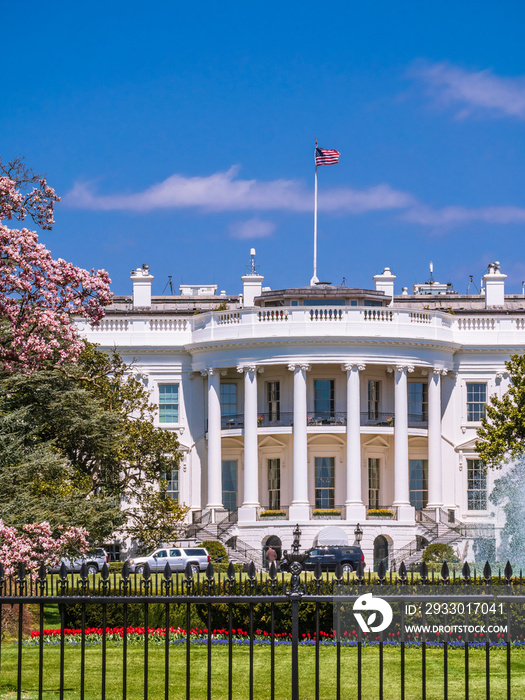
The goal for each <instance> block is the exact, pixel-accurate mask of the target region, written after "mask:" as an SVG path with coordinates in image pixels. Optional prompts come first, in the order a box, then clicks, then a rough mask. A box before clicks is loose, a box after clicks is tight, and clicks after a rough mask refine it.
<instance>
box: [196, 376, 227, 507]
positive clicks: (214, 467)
mask: <svg viewBox="0 0 525 700" xmlns="http://www.w3.org/2000/svg"><path fill="white" fill-rule="evenodd" d="M201 374H202V375H203V376H206V375H208V504H207V506H206V507H207V508H209V509H212V510H213V509H215V508H221V509H222V508H223V504H222V459H221V399H220V385H221V375H220V372H219V370H217V369H213V368H210V369H208V370H204V371H202V372H201Z"/></svg>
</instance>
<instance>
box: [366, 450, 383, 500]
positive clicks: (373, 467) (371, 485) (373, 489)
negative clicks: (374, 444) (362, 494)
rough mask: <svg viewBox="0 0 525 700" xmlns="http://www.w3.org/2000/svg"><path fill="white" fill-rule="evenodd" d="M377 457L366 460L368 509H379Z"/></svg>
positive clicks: (378, 461)
mask: <svg viewBox="0 0 525 700" xmlns="http://www.w3.org/2000/svg"><path fill="white" fill-rule="evenodd" d="M380 464H381V462H380V460H379V458H378V457H369V458H368V507H369V508H379V467H380Z"/></svg>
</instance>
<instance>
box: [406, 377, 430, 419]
mask: <svg viewBox="0 0 525 700" xmlns="http://www.w3.org/2000/svg"><path fill="white" fill-rule="evenodd" d="M408 415H409V420H413V421H418V422H419V421H421V422H423V421H427V420H428V384H427V383H426V382H409V384H408Z"/></svg>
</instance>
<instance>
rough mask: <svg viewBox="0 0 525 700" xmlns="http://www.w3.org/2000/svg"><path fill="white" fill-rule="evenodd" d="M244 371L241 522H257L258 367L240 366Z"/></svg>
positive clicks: (239, 368) (239, 369)
mask: <svg viewBox="0 0 525 700" xmlns="http://www.w3.org/2000/svg"><path fill="white" fill-rule="evenodd" d="M237 371H238V372H244V500H243V503H242V506H241V508H239V522H255V520H256V519H257V507H258V506H259V469H258V463H259V456H258V449H257V367H256V366H255V365H247V366H245V367H238V368H237Z"/></svg>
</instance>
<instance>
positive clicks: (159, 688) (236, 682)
mask: <svg viewBox="0 0 525 700" xmlns="http://www.w3.org/2000/svg"><path fill="white" fill-rule="evenodd" d="M59 654H60V651H59V648H58V646H56V647H55V646H53V647H49V646H46V647H45V648H44V687H45V692H44V697H45V698H57V697H58V688H59ZM143 655H144V649H143V647H142V646H133V647H130V648H128V695H127V697H128V698H130V700H131V699H137V700H142V699H143V698H144V690H143V688H144V664H143V658H144V657H143ZM65 656H66V673H65V697H66V698H75V697H79V696H80V693H79V680H80V648H79V647H77V646H75V647H68V648H66V650H65ZM275 658H276V695H275V696H276V698H278V699H279V700H281V699H282V700H284V699H288V698H289V697H290V663H291V649H290V647H277V648H276V652H275ZM212 659H213V666H212V698H227V697H228V654H227V648H225V647H223V646H214V647H213V648H212ZM299 659H300V697H301V700H303V699H304V700H307V699H308V700H310V699H311V698H312V699H313V698H315V649H313V648H311V647H300V649H299ZM505 660H506V654H505V652H504V651H501V650H494V651H492V652H491V654H490V662H491V674H490V678H491V691H492V692H491V698H493V700H499V699H500V698H505V697H506V665H505ZM16 662H17V647H16V646H15V645H3V646H2V650H1V668H0V697H1V698H14V697H16V692H15V691H16V668H17V667H16ZM384 662H385V668H384V684H385V695H384V697H385V699H387V700H396V699H397V698H400V669H399V664H400V650H399V648H394V649H392V648H390V649H385V651H384ZM320 665H321V681H320V689H321V690H320V696H321V698H323V699H324V698H326V699H327V700H328V699H332V698H335V675H336V652H335V648H334V647H324V648H321V664H320ZM148 670H149V685H148V689H149V697H150V698H152V699H153V700H158V699H160V698H163V697H164V648H163V647H162V646H161V647H158V646H153V645H150V648H149V663H148ZM206 670H207V649H206V648H205V647H201V646H197V645H192V646H191V673H192V678H191V698H192V700H199V699H200V698H203V699H204V698H206V690H207V675H206ZM484 674H485V654H484V651H483V650H473V649H471V650H470V684H469V688H470V696H471V697H472V698H480V697H485V675H484ZM341 677H342V679H343V683H342V697H343V698H345V700H349V699H350V700H351V699H352V698H356V697H357V649H356V648H355V647H354V648H343V649H342V669H341ZM185 678H186V651H185V647H184V646H172V647H170V698H185V696H186V690H185ZM378 684H379V650H378V649H377V648H371V647H368V648H364V649H363V699H364V700H365V699H366V700H372V699H373V700H376V699H377V698H378V697H379V690H378ZM22 685H23V690H24V692H23V695H22V697H23V698H25V699H29V698H36V697H37V692H36V691H37V688H38V647H24V649H23V683H22ZM405 687H406V695H405V697H406V698H407V700H420V698H421V697H422V693H421V650H420V649H407V650H406V686H405ZM448 688H449V698H450V700H455V699H456V698H458V699H459V698H463V697H464V696H465V690H464V652H463V651H461V650H460V651H457V650H455V651H449V685H448ZM106 689H107V696H106V697H107V698H108V699H109V698H121V697H122V646H115V645H112V646H108V659H107V685H106ZM512 694H513V697H515V698H523V697H525V653H524V652H522V651H513V654H512ZM100 697H101V650H100V648H99V647H89V648H87V649H86V699H87V698H89V699H90V700H99V698H100ZM233 697H234V698H238V699H239V700H246V699H247V698H248V697H249V649H248V648H247V647H235V648H234V670H233ZM254 697H255V698H257V700H259V699H263V698H269V697H270V649H269V648H268V647H256V648H255V653H254ZM427 698H428V700H442V698H443V650H442V649H427Z"/></svg>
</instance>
